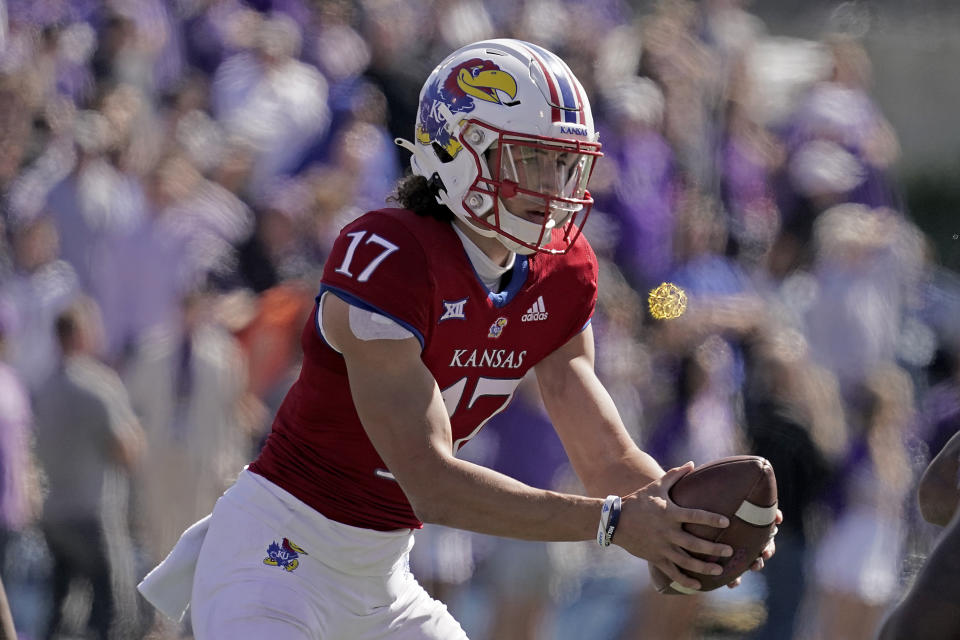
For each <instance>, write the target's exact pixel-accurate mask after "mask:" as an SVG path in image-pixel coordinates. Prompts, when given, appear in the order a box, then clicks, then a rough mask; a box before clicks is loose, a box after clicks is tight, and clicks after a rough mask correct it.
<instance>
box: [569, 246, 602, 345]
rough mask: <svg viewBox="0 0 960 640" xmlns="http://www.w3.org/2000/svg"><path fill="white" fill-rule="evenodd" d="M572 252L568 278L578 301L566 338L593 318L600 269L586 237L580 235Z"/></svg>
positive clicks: (574, 296) (578, 331)
mask: <svg viewBox="0 0 960 640" xmlns="http://www.w3.org/2000/svg"><path fill="white" fill-rule="evenodd" d="M573 253H574V255H573V256H572V259H571V261H570V265H569V268H571V270H572V274H571V276H570V280H571V281H572V282H573V283H574V286H575V289H574V290H575V291H576V292H577V293H576V294H575V295H573V296H572V298H573V299H574V300H578V301H580V303H579V305H578V307H577V311H578V313H576V314H575V315H574V323H573V325H572V326H571V327H570V334H569V335H568V336H567V339H568V340H569V339H570V338H572V337H573V336H575V335H577V334H578V333H580V332H581V331H583V330H584V328H585V327H586V326H587V325H588V324H590V320H591V318H593V312H594V311H596V308H597V282H598V280H599V271H600V267H599V264H598V263H597V256H596V254H594V252H593V249H592V248H591V247H590V245H589V244H588V243H587V242H586V238H584V237H581V238H580V239H579V240H578V241H577V243H576V244H575V245H574V250H573Z"/></svg>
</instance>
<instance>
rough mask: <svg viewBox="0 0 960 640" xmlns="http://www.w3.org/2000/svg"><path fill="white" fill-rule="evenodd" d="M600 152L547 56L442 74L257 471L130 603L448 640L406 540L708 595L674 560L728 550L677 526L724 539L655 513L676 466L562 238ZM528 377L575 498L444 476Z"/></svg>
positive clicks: (578, 250)
mask: <svg viewBox="0 0 960 640" xmlns="http://www.w3.org/2000/svg"><path fill="white" fill-rule="evenodd" d="M597 137H598V136H597V132H596V131H595V129H594V125H593V119H592V116H591V111H590V105H589V102H588V100H587V96H586V94H585V92H584V89H583V87H582V86H581V84H580V82H578V81H577V79H576V78H575V77H574V75H573V74H572V73H571V71H570V69H569V68H568V67H567V65H566V64H565V63H564V62H563V61H562V60H561V59H560V58H558V57H557V56H555V55H554V54H552V53H550V52H549V51H546V50H544V49H542V48H540V47H538V46H536V45H533V44H530V43H526V42H522V41H519V40H507V39H501V40H490V41H484V42H479V43H476V44H472V45H469V46H466V47H464V48H462V49H460V50H458V51H456V52H454V53H453V54H451V55H450V56H449V57H448V58H446V59H445V60H444V61H443V62H441V63H440V65H439V66H438V67H437V68H436V69H435V70H434V71H433V73H432V74H431V75H430V76H429V78H428V79H427V81H426V83H425V85H424V87H423V89H422V91H421V94H420V107H419V113H418V118H417V123H416V130H415V136H414V140H413V141H412V142H410V141H406V140H398V141H397V143H398V144H400V145H401V146H403V147H404V148H406V149H408V150H409V151H410V152H411V153H412V158H411V167H412V170H413V171H412V173H413V175H412V176H410V177H408V178H407V179H405V180H404V181H402V183H401V184H400V185H399V186H398V195H397V200H398V202H399V204H401V205H402V207H403V208H393V209H383V210H380V211H374V212H371V213H368V214H366V215H363V216H361V217H360V218H358V219H357V220H355V221H354V222H352V223H351V224H349V225H347V226H346V227H345V228H344V229H343V230H342V232H341V234H340V236H339V238H338V239H337V241H336V243H335V245H334V247H333V249H332V252H331V254H330V256H329V258H328V259H327V262H326V266H325V270H324V275H323V278H322V282H321V286H320V292H319V295H318V296H317V305H316V307H315V310H314V313H313V314H312V315H311V316H310V318H309V320H308V322H307V323H306V326H305V327H304V330H303V334H302V346H303V350H304V360H303V368H302V372H301V374H300V377H299V379H298V380H297V382H296V383H295V384H294V386H293V387H292V388H291V390H290V391H289V393H288V394H287V396H286V398H285V400H284V402H283V404H282V406H281V408H280V409H279V411H278V414H277V416H276V418H275V421H274V423H273V429H272V432H271V434H270V436H269V438H268V440H267V442H266V445H265V447H264V449H263V451H262V452H261V454H260V456H259V457H258V458H257V460H256V461H255V462H253V464H251V465H250V467H249V468H248V469H247V470H245V471H244V472H243V473H241V475H240V477H239V478H238V480H237V483H236V484H235V485H234V486H233V487H232V488H231V489H230V490H228V491H227V492H226V493H225V494H224V496H223V497H222V498H221V499H220V500H219V501H218V502H217V505H216V507H215V509H214V511H213V514H212V517H211V518H210V520H207V521H201V523H198V525H195V527H194V528H193V529H192V530H191V531H188V533H186V534H185V535H184V538H183V539H182V540H181V543H179V544H178V545H177V547H176V548H175V549H174V551H173V552H172V553H171V557H170V558H168V560H167V561H165V563H164V564H166V565H168V566H167V567H164V564H162V565H161V566H160V567H159V568H158V569H156V570H155V571H154V572H153V573H152V574H151V575H150V576H148V578H147V579H146V580H145V582H144V584H142V585H141V591H142V592H143V593H144V594H145V595H146V596H147V598H148V599H150V600H151V601H153V602H154V603H155V604H159V605H161V606H162V607H163V606H165V607H166V610H167V611H169V612H173V613H174V614H176V613H177V612H178V609H180V608H182V606H183V605H184V604H185V602H184V601H182V599H181V600H177V598H170V597H169V596H170V594H171V593H172V590H171V588H170V585H171V584H172V583H171V582H170V581H169V580H167V579H165V578H164V576H165V575H166V576H169V575H172V574H177V575H180V576H183V575H192V576H194V578H193V589H192V604H191V606H192V623H193V629H194V634H195V636H196V637H197V638H198V640H206V639H208V638H231V639H242V638H271V639H273V640H281V639H293V638H297V639H300V638H303V639H306V638H351V639H358V638H359V639H362V638H381V637H391V638H393V637H396V638H436V639H443V640H451V639H455V638H463V637H465V636H464V633H463V631H462V630H461V628H460V626H459V624H458V623H457V622H456V621H455V620H454V619H453V617H452V616H451V615H450V614H449V613H448V612H447V611H446V608H445V607H444V606H443V605H442V604H440V603H438V602H436V601H434V600H432V599H431V598H430V597H429V596H428V595H427V593H426V591H425V590H424V589H423V588H422V587H420V585H419V584H418V583H417V582H416V580H415V579H414V578H413V576H412V575H411V574H410V572H409V570H408V568H407V557H408V553H409V550H410V548H411V546H412V545H413V535H412V532H413V530H415V529H417V528H419V527H420V526H421V525H422V523H423V522H431V523H437V524H442V525H446V526H450V527H457V528H461V529H466V530H470V531H475V532H480V533H485V534H492V535H498V536H506V537H512V538H520V539H528V540H544V541H549V540H567V541H574V540H588V539H592V538H596V539H597V541H598V542H599V544H601V545H603V546H608V545H609V544H610V543H611V542H615V543H616V544H617V545H619V546H621V547H623V548H624V549H626V550H627V551H629V552H630V553H632V554H634V555H636V556H639V557H641V558H646V559H647V560H648V561H650V562H652V563H654V564H655V565H656V566H658V567H660V568H661V569H662V570H663V571H665V572H666V573H667V574H668V575H669V576H670V577H671V578H672V579H673V580H675V581H676V582H677V583H679V584H681V585H683V586H685V587H688V588H690V589H696V588H697V587H698V586H699V585H698V582H697V581H696V580H693V579H691V578H689V577H688V576H686V575H685V574H683V573H681V571H680V568H684V569H687V570H690V571H693V572H700V573H706V574H711V573H714V574H719V573H721V568H720V566H719V565H718V564H716V563H712V562H707V561H704V560H700V559H698V558H696V557H694V556H693V555H692V554H693V553H697V554H705V555H707V556H716V557H723V556H728V555H730V554H731V553H732V550H731V548H730V547H729V546H728V545H724V544H717V543H713V542H710V541H707V540H704V539H700V538H697V537H695V536H693V535H691V534H689V533H687V532H685V531H684V530H683V529H682V525H683V523H698V524H705V525H709V526H713V527H725V526H727V524H728V523H727V521H726V519H725V518H723V517H722V516H720V515H718V514H713V513H708V512H705V511H700V510H693V509H684V508H681V507H679V506H677V505H676V504H674V503H673V502H671V500H670V499H669V497H668V494H667V491H668V490H669V488H670V486H671V485H672V484H673V483H674V482H675V481H676V480H677V479H678V478H679V477H680V476H682V475H683V474H684V473H685V472H687V471H689V470H690V469H691V468H692V463H688V464H687V465H684V466H683V467H679V468H676V469H671V470H670V471H668V472H666V473H664V471H663V469H661V468H660V466H659V465H658V464H657V463H656V462H655V461H654V460H653V459H652V458H651V457H650V456H648V455H647V454H645V453H644V452H642V451H641V450H640V449H638V448H637V446H636V445H635V444H634V442H633V441H632V440H631V438H630V437H629V435H628V434H627V431H626V429H625V428H624V425H623V424H622V422H621V420H620V417H619V415H618V413H617V410H616V408H615V407H614V405H613V403H612V401H611V399H610V396H609V395H608V394H607V392H606V391H605V390H604V388H603V386H602V385H601V383H600V382H599V380H598V379H597V376H596V374H595V373H594V369H593V358H594V345H593V331H592V329H591V326H590V318H591V315H592V313H593V310H594V306H595V303H596V299H597V260H596V258H595V256H594V254H593V252H592V251H591V249H590V246H589V245H588V243H587V242H586V240H585V239H584V238H582V237H580V231H581V229H582V226H583V223H584V222H585V221H586V219H587V217H588V215H589V212H590V207H591V205H592V202H593V201H592V200H591V198H590V195H589V193H588V192H587V182H588V180H589V178H590V174H591V171H592V170H593V167H594V164H595V162H596V161H597V159H598V158H599V157H600V156H601V153H600V143H599V142H598V140H597ZM531 369H533V370H534V371H535V373H536V377H537V380H538V383H539V386H540V390H541V392H542V395H543V399H544V403H545V405H546V407H547V410H548V412H549V414H550V417H551V419H552V421H553V423H554V426H555V429H556V430H557V432H558V434H559V436H560V438H561V440H562V442H563V444H564V447H565V449H566V451H567V454H568V456H569V458H570V460H571V462H572V464H573V466H574V468H575V470H576V472H577V473H578V475H579V476H580V479H581V480H582V481H583V484H584V486H585V487H586V489H587V492H588V494H589V495H588V496H580V495H567V494H561V493H557V492H552V491H543V490H539V489H534V488H532V487H529V486H527V485H524V484H522V483H520V482H517V481H515V480H512V479H511V478H509V477H507V476H504V475H501V474H498V473H496V472H494V471H492V470H490V469H486V468H483V467H480V466H477V465H475V464H471V463H469V462H466V461H464V460H461V459H458V458H457V457H456V453H457V451H458V450H459V449H460V447H462V446H463V445H464V444H466V443H467V442H468V441H469V440H470V439H471V438H472V437H474V436H475V435H476V434H477V432H478V431H479V430H480V429H481V428H482V427H483V425H484V424H485V423H486V422H487V421H488V420H489V419H490V418H491V417H493V416H494V415H496V414H497V413H498V412H500V411H502V410H503V409H504V408H505V407H506V406H507V404H508V403H509V402H510V399H511V397H512V396H513V394H514V392H515V390H516V388H517V385H518V384H519V382H520V380H521V379H522V378H523V377H524V374H525V373H527V372H528V371H529V370H531ZM530 455H531V456H535V455H537V453H536V451H531V452H530ZM771 553H772V545H771V547H770V548H768V550H767V552H765V557H769V555H770V554H771ZM184 558H186V559H187V560H186V561H185V560H184ZM192 560H196V561H197V564H196V567H195V570H194V569H192V566H191V565H190V561H192ZM758 562H762V561H759V560H758Z"/></svg>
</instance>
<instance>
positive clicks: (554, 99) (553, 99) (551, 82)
mask: <svg viewBox="0 0 960 640" xmlns="http://www.w3.org/2000/svg"><path fill="white" fill-rule="evenodd" d="M518 44H520V45H521V46H523V44H522V43H518ZM523 48H524V49H526V51H527V53H529V54H530V55H531V56H532V57H533V59H534V60H536V61H537V64H538V65H539V66H540V71H542V72H543V77H545V78H546V79H547V86H548V87H549V88H550V103H551V106H552V105H555V104H560V102H561V100H560V90H559V89H558V88H557V81H556V80H555V79H554V77H553V74H552V73H551V72H550V69H548V68H547V65H546V64H544V62H543V59H542V58H541V57H540V56H539V55H537V52H536V51H534V50H533V49H531V48H530V47H527V46H523ZM562 120H563V115H562V114H561V113H560V109H558V108H557V107H553V122H560V121H562Z"/></svg>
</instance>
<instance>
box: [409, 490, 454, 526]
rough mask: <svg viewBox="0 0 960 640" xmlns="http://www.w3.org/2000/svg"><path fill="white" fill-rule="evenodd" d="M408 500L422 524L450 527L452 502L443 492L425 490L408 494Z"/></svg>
mask: <svg viewBox="0 0 960 640" xmlns="http://www.w3.org/2000/svg"><path fill="white" fill-rule="evenodd" d="M407 499H408V500H409V501H410V506H411V507H412V508H413V513H414V515H416V516H417V519H418V520H420V521H421V522H424V523H427V524H438V525H444V526H449V525H450V524H451V522H452V518H451V511H452V510H451V509H450V501H449V499H448V498H446V497H445V496H444V495H443V494H442V492H441V491H437V490H431V489H424V490H421V491H416V492H412V493H410V492H408V493H407Z"/></svg>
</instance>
